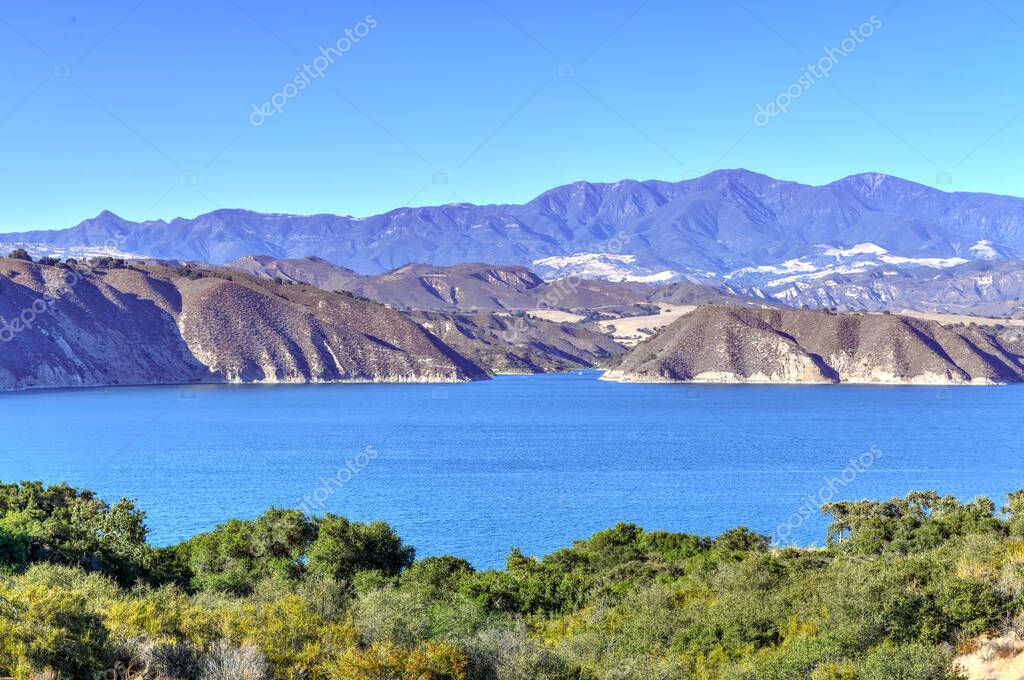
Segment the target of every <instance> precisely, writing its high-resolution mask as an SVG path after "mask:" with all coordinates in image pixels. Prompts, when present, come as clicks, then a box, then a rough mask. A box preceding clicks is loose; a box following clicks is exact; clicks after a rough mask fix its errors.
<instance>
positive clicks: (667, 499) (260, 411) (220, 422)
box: [0, 372, 1024, 567]
mask: <svg viewBox="0 0 1024 680" xmlns="http://www.w3.org/2000/svg"><path fill="white" fill-rule="evenodd" d="M597 376H598V373H596V372H584V373H572V374H566V375H539V376H499V377H497V378H496V379H494V380H491V381H485V382H477V383H468V384H459V385H448V386H431V385H300V386H280V385H275V386H200V387H189V388H180V387H134V388H108V389H92V390H63V391H45V392H25V393H14V394H4V395H0V414H2V415H0V419H2V422H3V424H4V434H5V436H4V438H3V439H2V440H0V479H3V480H5V481H10V480H20V479H41V480H43V481H46V482H48V483H54V482H59V481H67V482H68V483H70V484H72V485H75V486H79V487H86V488H91V489H94V490H96V491H97V492H99V493H100V494H101V495H102V496H104V497H105V498H107V499H109V500H114V499H116V498H118V497H119V496H129V497H134V498H136V499H137V500H138V502H139V505H140V506H141V507H142V508H143V509H144V510H146V512H147V515H148V519H147V522H148V525H149V527H150V529H151V540H152V541H153V542H154V543H157V544H167V543H171V542H174V541H177V540H180V539H183V538H186V537H188V536H191V535H194V534H196V533H198V532H201V531H205V530H208V529H210V528H212V527H213V526H215V525H216V524H217V523H219V522H222V521H224V520H226V519H229V518H232V517H254V516H256V515H258V514H259V513H261V512H262V511H263V510H265V509H266V508H267V506H269V505H277V506H282V507H298V506H300V505H303V504H304V503H305V504H306V506H307V507H308V508H311V509H314V510H318V511H320V512H334V513H338V514H343V515H347V516H348V517H351V518H353V519H357V520H362V521H368V520H374V519H383V520H386V521H388V522H389V523H391V524H392V525H393V526H394V527H396V529H397V530H398V531H399V533H400V535H401V536H402V537H403V538H404V539H405V540H406V541H407V542H409V543H411V544H412V545H414V546H416V548H417V550H418V553H419V554H420V555H433V554H444V553H451V554H456V555H460V556H463V557H466V558H468V559H470V561H472V562H473V563H474V564H475V565H477V566H479V567H494V566H500V565H501V564H503V559H504V555H505V554H507V552H508V549H509V548H510V547H511V546H518V547H520V548H522V549H523V550H524V551H525V552H527V553H532V554H544V553H547V552H550V551H551V550H553V549H556V548H558V547H561V546H564V545H568V544H569V543H571V541H572V540H573V539H576V538H582V537H585V536H588V535H589V534H591V533H593V532H594V531H597V530H600V529H603V528H607V527H609V526H612V525H613V524H615V523H616V522H619V521H631V522H636V523H637V524H640V525H641V526H643V527H645V528H648V529H668V530H673V531H688V532H694V533H701V534H715V533H718V532H721V531H723V530H726V529H728V528H730V527H733V526H737V525H746V526H749V527H751V528H753V529H756V530H758V531H762V532H765V533H768V534H775V535H776V536H778V537H781V538H784V539H788V541H792V542H797V543H800V544H814V543H818V544H820V543H821V542H822V540H823V537H824V526H825V521H824V520H823V519H822V518H820V517H819V516H818V515H814V516H813V517H810V518H806V519H805V518H803V517H800V515H799V514H798V513H799V512H800V509H801V507H803V506H805V505H807V504H808V503H813V502H815V501H813V500H808V496H811V495H813V496H815V497H818V498H822V497H825V498H826V499H827V497H828V496H829V495H832V496H834V497H836V498H862V497H872V498H881V497H889V496H893V495H902V494H904V493H906V492H907V491H908V490H912V489H936V490H939V491H941V492H942V493H951V494H956V495H958V496H960V497H963V498H965V499H966V498H971V497H974V496H977V495H988V496H991V497H992V498H993V499H995V500H996V501H997V502H1001V501H1002V498H1003V496H1004V495H1005V494H1006V492H1007V491H1010V490H1012V489H1016V488H1019V487H1024V455H1022V454H1024V444H1022V438H1021V431H1020V430H1021V428H1020V425H1021V415H1020V414H1021V412H1022V407H1024V387H1019V386H1001V387H957V388H934V387H891V386H854V385H841V386H832V385H824V386H736V385H732V386H724V385H723V386H707V385H705V386H700V387H695V386H686V385H635V384H619V383H611V382H603V381H599V380H597ZM367 447H370V448H369V449H367ZM872 447H874V451H875V453H873V454H871V456H870V457H867V458H864V459H862V462H863V461H864V460H866V461H868V463H869V464H867V465H863V464H858V465H857V467H859V468H860V470H859V471H857V470H854V469H853V468H851V466H850V462H849V461H850V459H851V458H853V459H855V460H856V459H857V457H859V456H861V455H862V454H864V453H865V452H868V451H870V450H872ZM360 453H364V454H367V453H368V455H366V456H360V455H359V454H360ZM371 456H372V457H371ZM339 471H340V472H339ZM828 479H835V480H839V481H838V482H836V481H834V482H832V484H831V486H830V485H829V484H828V482H827V480H828ZM324 480H327V481H326V482H325V481H324ZM339 480H340V481H341V482H344V483H339ZM823 490H824V492H823ZM304 499H305V500H304ZM319 501H322V502H319ZM805 514H806V513H805ZM787 518H790V519H789V520H788V524H787ZM780 525H782V526H783V529H781V530H780V529H779V527H780Z"/></svg>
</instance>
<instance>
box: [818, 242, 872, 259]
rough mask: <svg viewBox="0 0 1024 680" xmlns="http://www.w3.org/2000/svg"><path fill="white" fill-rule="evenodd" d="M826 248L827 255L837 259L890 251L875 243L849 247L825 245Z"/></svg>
mask: <svg viewBox="0 0 1024 680" xmlns="http://www.w3.org/2000/svg"><path fill="white" fill-rule="evenodd" d="M824 248H825V250H824V252H823V253H822V255H824V256H825V257H834V258H836V259H837V260H839V259H842V258H844V257H854V256H856V255H885V254H886V253H888V252H889V251H888V250H886V249H885V248H883V247H882V246H880V245H877V244H875V243H858V244H857V245H854V246H850V247H849V248H834V247H828V246H824Z"/></svg>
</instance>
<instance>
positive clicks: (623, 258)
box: [533, 253, 682, 283]
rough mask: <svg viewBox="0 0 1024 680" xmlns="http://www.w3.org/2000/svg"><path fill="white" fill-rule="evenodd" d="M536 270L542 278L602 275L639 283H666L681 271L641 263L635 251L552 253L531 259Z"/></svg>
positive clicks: (585, 277)
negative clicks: (621, 253)
mask: <svg viewBox="0 0 1024 680" xmlns="http://www.w3.org/2000/svg"><path fill="white" fill-rule="evenodd" d="M533 265H534V267H535V268H536V269H537V273H538V274H539V275H540V276H541V277H542V278H544V279H547V280H549V281H550V280H553V279H563V278H568V277H578V278H581V279H604V280H605V281H633V282H641V283H668V282H670V281H675V280H677V279H679V278H682V274H681V273H679V272H676V271H672V270H669V269H659V268H657V267H651V266H645V265H643V264H641V263H639V262H638V258H637V256H636V255H619V254H611V253H576V254H575V255H556V256H552V257H544V258H541V259H539V260H534V261H533Z"/></svg>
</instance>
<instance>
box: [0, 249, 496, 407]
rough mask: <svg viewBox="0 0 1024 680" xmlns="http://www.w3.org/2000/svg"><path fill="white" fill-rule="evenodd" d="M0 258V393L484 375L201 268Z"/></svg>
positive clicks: (365, 313)
mask: <svg viewBox="0 0 1024 680" xmlns="http://www.w3.org/2000/svg"><path fill="white" fill-rule="evenodd" d="M108 265H109V266H91V265H81V264H76V265H73V268H58V267H52V266H45V265H40V264H35V263H30V262H25V261H21V260H12V259H0V318H2V319H3V320H4V321H3V322H0V389H21V388H31V387H65V386H91V385H119V384H120V385H124V384H156V383H186V382H199V381H203V382H333V381H379V382H448V381H460V380H469V379H475V378H482V377H485V373H484V371H483V370H482V369H481V368H480V367H478V366H476V365H475V364H473V363H472V362H471V361H469V360H467V359H465V358H464V357H462V356H460V355H459V354H458V353H457V352H455V351H454V350H452V349H451V348H450V347H448V346H447V345H445V344H444V343H443V342H441V341H440V340H438V339H437V338H436V337H434V336H433V335H431V334H430V333H428V332H427V331H425V330H424V329H423V328H421V327H420V326H418V325H417V324H416V323H414V322H412V321H411V320H409V319H408V318H407V317H406V316H404V315H403V314H401V313H399V312H397V311H395V310H392V309H388V308H386V307H384V306H382V305H378V304H374V303H371V302H367V301H364V300H358V299H355V298H353V297H351V296H348V295H342V294H337V293H329V292H326V291H322V290H319V289H317V288H313V287H310V286H305V285H287V284H277V283H274V282H272V281H268V280H266V279H262V278H257V277H253V276H248V275H245V274H242V273H238V272H230V271H228V270H224V269H218V268H207V267H181V268H176V267H170V266H165V265H158V264H141V263H134V262H131V263H128V264H127V265H123V264H121V263H108Z"/></svg>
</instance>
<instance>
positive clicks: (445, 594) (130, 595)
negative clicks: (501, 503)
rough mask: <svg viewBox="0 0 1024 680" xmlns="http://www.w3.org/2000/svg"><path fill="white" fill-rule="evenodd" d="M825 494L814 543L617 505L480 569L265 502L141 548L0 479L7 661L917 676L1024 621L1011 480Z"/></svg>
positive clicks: (86, 672) (368, 528)
mask: <svg viewBox="0 0 1024 680" xmlns="http://www.w3.org/2000/svg"><path fill="white" fill-rule="evenodd" d="M183 511H185V510H184V509H183ZM823 511H824V512H826V513H827V514H828V515H829V516H830V517H831V524H830V526H829V529H828V546H827V547H826V548H824V549H796V548H773V547H772V546H771V545H770V541H769V538H768V537H767V536H762V535H759V534H756V533H753V532H751V531H748V530H747V529H744V528H737V529H733V530H731V531H728V532H725V533H724V534H722V535H720V536H718V537H716V538H707V537H700V536H696V535H689V534H680V533H667V532H645V531H644V530H642V529H640V528H638V527H636V526H633V525H629V524H620V525H617V526H616V527H614V528H612V529H609V530H606V531H602V532H599V533H597V534H595V535H594V536H592V537H591V538H589V539H586V540H581V541H577V542H575V543H574V544H573V545H572V547H569V548H564V549H561V550H558V551H556V552H554V553H552V554H550V555H547V556H546V557H544V558H541V559H538V558H534V557H527V556H525V555H523V554H522V553H520V552H519V551H518V550H516V549H513V550H512V551H511V553H510V554H509V555H508V558H507V564H506V567H505V568H504V569H502V570H495V571H477V570H474V569H473V568H472V567H471V566H470V564H469V563H468V562H467V561H465V560H463V559H460V558H458V557H451V556H444V557H430V558H426V559H422V560H415V559H414V558H415V552H414V550H413V548H412V547H410V546H407V545H405V544H404V543H403V542H402V540H401V539H400V538H399V537H398V536H397V535H396V534H395V532H394V531H393V530H392V529H391V528H390V527H389V526H388V525H387V524H385V523H383V522H375V523H371V524H361V523H355V522H350V521H348V520H346V519H345V518H342V517H338V516H334V515H326V516H323V517H316V518H314V517H309V516H307V515H304V514H303V513H301V512H299V511H297V510H280V509H273V508H272V509H270V510H268V511H267V512H266V513H265V514H264V515H262V516H261V517H259V518H258V519H255V520H232V521H229V522H226V523H224V524H222V525H220V526H218V527H217V528H216V529H214V530H213V531H210V532H208V533H205V534H201V535H199V536H196V537H194V538H192V539H190V540H188V541H185V542H182V543H180V544H177V545H174V546H170V547H167V548H154V547H152V546H150V545H148V544H147V543H146V533H147V532H146V527H145V523H144V519H145V515H144V513H143V512H142V511H141V510H139V509H138V508H136V507H135V506H134V504H133V503H132V502H131V501H128V500H121V501H118V502H117V503H115V504H113V505H110V504H108V503H106V502H104V501H103V500H101V499H99V498H97V497H96V496H95V495H93V494H92V493H90V492H88V491H79V490H76V489H73V488H71V487H68V486H65V485H60V486H53V487H44V486H43V485H41V484H39V483H22V484H10V485H3V486H0V565H2V568H3V570H4V572H5V575H4V576H3V577H2V579H0V673H2V674H3V675H11V676H14V677H17V678H29V677H33V676H37V677H59V678H94V677H110V678H184V679H188V678H271V677H273V678H280V679H286V678H324V679H339V680H340V679H370V678H408V679H413V678H415V679H418V680H431V679H437V680H440V679H456V678H472V679H483V678H496V679H502V680H504V679H513V678H515V679H519V678H522V679H526V678H565V679H566V680H568V679H569V678H577V679H578V678H595V679H596V678H609V679H610V678H616V679H618V678H637V679H640V678H644V679H647V678H751V679H754V678H758V679H760V678H797V677H807V678H813V679H815V680H823V679H833V680H839V679H850V678H853V679H859V678H864V679H878V680H881V679H883V678H885V679H886V680H891V679H893V678H908V679H910V678H913V679H915V680H919V679H926V678H955V677H958V676H957V674H956V672H955V671H954V667H953V665H952V661H953V658H954V657H955V655H956V654H957V653H958V652H959V653H963V652H968V651H971V650H972V649H973V647H972V645H973V640H974V639H975V638H976V637H977V636H978V635H980V634H983V633H986V632H1003V631H1006V630H1011V629H1016V627H1017V626H1019V625H1021V624H1020V621H1019V620H1015V619H1013V618H1012V612H1015V611H1018V610H1019V606H1020V598H1021V592H1022V585H1024V519H1022V517H1024V514H1022V513H1024V492H1015V493H1013V494H1011V495H1010V496H1009V497H1008V499H1007V503H1006V506H1005V507H1003V508H1002V513H997V509H996V506H995V504H993V503H992V502H991V501H989V500H988V499H978V500H975V501H972V502H970V503H966V504H964V503H961V502H960V501H957V500H956V499H954V498H952V497H941V496H938V495H937V494H935V493H932V492H922V493H912V494H910V495H908V496H907V497H906V498H902V499H893V500H890V501H884V502H878V501H858V502H839V503H834V504H830V505H828V506H825V507H824V508H823ZM39 674H42V675H39Z"/></svg>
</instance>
